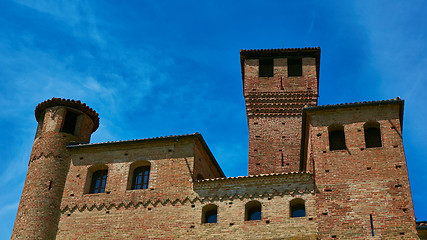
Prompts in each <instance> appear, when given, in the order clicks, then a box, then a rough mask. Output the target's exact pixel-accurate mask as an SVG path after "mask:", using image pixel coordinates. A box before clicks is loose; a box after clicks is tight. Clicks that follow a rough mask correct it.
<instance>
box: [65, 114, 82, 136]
mask: <svg viewBox="0 0 427 240" xmlns="http://www.w3.org/2000/svg"><path fill="white" fill-rule="evenodd" d="M78 116H79V115H78V114H77V113H75V112H72V111H67V112H66V114H65V119H64V124H63V125H62V131H61V132H64V133H69V134H74V132H75V130H76V125H77V117H78Z"/></svg>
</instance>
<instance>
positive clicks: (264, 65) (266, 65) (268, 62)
mask: <svg viewBox="0 0 427 240" xmlns="http://www.w3.org/2000/svg"><path fill="white" fill-rule="evenodd" d="M273 66H274V65H273V59H272V58H270V59H260V60H259V76H260V77H273V75H274V74H273Z"/></svg>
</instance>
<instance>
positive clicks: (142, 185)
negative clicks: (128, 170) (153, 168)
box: [132, 166, 150, 189]
mask: <svg viewBox="0 0 427 240" xmlns="http://www.w3.org/2000/svg"><path fill="white" fill-rule="evenodd" d="M149 178H150V166H142V167H137V168H135V170H133V178H132V189H147V188H148V180H149Z"/></svg>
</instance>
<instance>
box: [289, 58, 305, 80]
mask: <svg viewBox="0 0 427 240" xmlns="http://www.w3.org/2000/svg"><path fill="white" fill-rule="evenodd" d="M298 76H302V59H301V58H288V77H298Z"/></svg>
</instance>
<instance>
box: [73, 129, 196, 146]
mask: <svg viewBox="0 0 427 240" xmlns="http://www.w3.org/2000/svg"><path fill="white" fill-rule="evenodd" d="M197 135H201V134H200V133H199V132H195V133H188V134H179V135H169V136H158V137H149V138H139V139H129V140H117V141H107V142H97V143H80V142H71V143H70V144H69V145H68V147H81V146H93V145H102V144H113V143H127V142H139V141H147V140H157V139H168V138H178V137H187V136H197Z"/></svg>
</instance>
